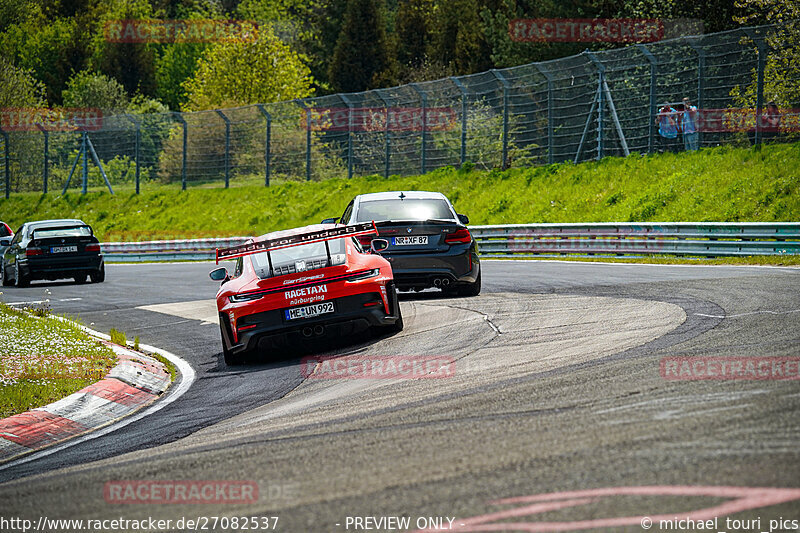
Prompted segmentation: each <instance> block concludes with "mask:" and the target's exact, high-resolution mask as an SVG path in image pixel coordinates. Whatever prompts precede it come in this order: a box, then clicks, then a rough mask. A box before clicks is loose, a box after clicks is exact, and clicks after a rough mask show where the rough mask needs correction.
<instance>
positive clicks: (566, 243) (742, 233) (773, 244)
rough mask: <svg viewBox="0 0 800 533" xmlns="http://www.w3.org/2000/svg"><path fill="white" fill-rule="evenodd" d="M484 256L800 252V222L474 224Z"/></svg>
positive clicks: (158, 254) (128, 255)
mask: <svg viewBox="0 0 800 533" xmlns="http://www.w3.org/2000/svg"><path fill="white" fill-rule="evenodd" d="M469 229H470V231H471V232H472V235H473V236H474V237H475V240H476V241H477V242H478V248H479V251H480V253H481V256H482V257H508V256H537V255H541V256H547V255H562V254H582V255H689V256H701V257H730V256H748V255H795V254H800V222H653V223H617V222H599V223H585V224H584V223H580V224H502V225H488V226H470V227H469ZM250 238H251V237H224V238H209V239H183V240H172V241H142V242H106V243H102V244H101V248H102V250H103V254H104V257H105V260H106V261H107V262H109V263H111V262H149V261H154V262H163V261H198V260H206V261H207V260H213V259H214V257H215V254H214V252H215V250H216V249H217V248H226V247H231V246H238V245H241V244H244V243H245V242H246V241H247V240H248V239H250Z"/></svg>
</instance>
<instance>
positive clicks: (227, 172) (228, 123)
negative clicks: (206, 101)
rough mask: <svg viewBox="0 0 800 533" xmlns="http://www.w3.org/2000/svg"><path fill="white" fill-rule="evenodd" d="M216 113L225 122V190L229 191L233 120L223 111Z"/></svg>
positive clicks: (217, 110) (218, 110)
mask: <svg viewBox="0 0 800 533" xmlns="http://www.w3.org/2000/svg"><path fill="white" fill-rule="evenodd" d="M215 111H216V112H217V115H219V116H220V117H221V118H222V120H224V121H225V188H226V189H227V188H228V186H229V185H230V178H231V177H230V173H231V119H229V118H228V117H226V116H225V113H223V112H222V110H220V109H216V110H215Z"/></svg>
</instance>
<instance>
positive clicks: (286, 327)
mask: <svg viewBox="0 0 800 533" xmlns="http://www.w3.org/2000/svg"><path fill="white" fill-rule="evenodd" d="M387 296H388V299H389V309H390V310H391V311H392V313H391V314H390V315H387V314H386V309H385V308H384V305H383V300H382V299H381V296H380V294H379V293H363V294H355V295H352V296H345V297H342V298H336V299H335V300H331V301H333V302H334V309H335V311H334V312H333V313H330V314H325V315H320V316H316V317H311V318H303V319H295V320H287V319H286V318H285V316H284V309H274V310H272V311H266V312H262V313H254V314H251V315H244V316H241V317H238V318H237V321H236V329H237V335H236V342H234V341H233V339H234V336H233V331H232V329H231V323H230V320H229V319H228V317H227V315H225V314H224V313H220V324H221V325H222V335H223V342H224V343H225V344H226V345H227V348H228V350H230V351H231V353H234V354H239V353H243V352H250V351H260V352H266V351H270V350H280V349H286V348H290V347H293V346H296V345H298V344H299V343H303V342H304V341H309V340H314V339H320V338H324V337H342V336H347V335H353V334H357V333H360V332H362V331H365V330H367V329H369V328H370V327H374V326H390V325H392V324H394V323H395V322H396V321H397V320H398V318H397V317H399V316H400V315H399V303H398V301H397V298H396V297H395V292H394V290H388V291H387Z"/></svg>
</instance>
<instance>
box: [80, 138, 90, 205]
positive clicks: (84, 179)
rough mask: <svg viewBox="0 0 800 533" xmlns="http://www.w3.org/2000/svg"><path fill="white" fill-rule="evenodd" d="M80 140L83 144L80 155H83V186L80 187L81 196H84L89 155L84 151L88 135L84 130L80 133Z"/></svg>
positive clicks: (87, 179)
mask: <svg viewBox="0 0 800 533" xmlns="http://www.w3.org/2000/svg"><path fill="white" fill-rule="evenodd" d="M81 138H82V139H83V142H81V154H83V186H82V187H81V194H86V192H87V190H88V188H89V154H88V153H87V150H86V139H87V138H88V134H87V133H86V130H83V132H81Z"/></svg>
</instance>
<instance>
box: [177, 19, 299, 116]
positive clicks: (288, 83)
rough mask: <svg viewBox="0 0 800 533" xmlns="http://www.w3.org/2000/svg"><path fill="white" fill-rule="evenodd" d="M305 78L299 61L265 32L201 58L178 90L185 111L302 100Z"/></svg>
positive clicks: (222, 45)
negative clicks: (183, 97)
mask: <svg viewBox="0 0 800 533" xmlns="http://www.w3.org/2000/svg"><path fill="white" fill-rule="evenodd" d="M311 81H312V80H311V76H310V73H309V70H308V67H307V66H306V65H305V64H304V62H303V58H302V57H301V56H300V55H299V54H298V53H296V52H294V51H292V50H291V49H290V48H289V47H288V46H286V45H285V44H283V43H282V42H281V41H280V40H278V38H277V37H276V36H275V35H274V33H272V31H271V30H270V29H269V28H265V29H260V30H259V31H258V35H257V38H256V39H254V40H252V41H249V42H220V43H217V44H215V45H213V46H212V47H210V48H209V49H208V50H206V52H205V53H204V54H203V56H202V57H201V59H200V61H199V63H198V67H197V71H196V72H195V74H194V76H193V77H192V78H190V79H188V80H187V81H186V82H185V83H184V84H183V87H184V89H185V90H186V93H187V95H188V100H187V103H186V106H185V108H186V109H187V110H190V111H197V110H202V109H214V108H220V107H231V106H237V105H246V104H254V103H267V102H277V101H281V100H292V99H295V98H304V97H306V96H309V95H310V94H311Z"/></svg>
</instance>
